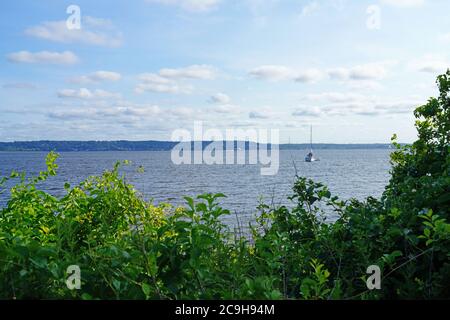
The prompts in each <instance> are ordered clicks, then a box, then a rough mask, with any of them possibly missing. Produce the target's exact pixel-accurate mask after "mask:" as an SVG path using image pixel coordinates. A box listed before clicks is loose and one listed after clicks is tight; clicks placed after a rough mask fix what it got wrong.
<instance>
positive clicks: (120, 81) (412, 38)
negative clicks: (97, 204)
mask: <svg viewBox="0 0 450 320" xmlns="http://www.w3.org/2000/svg"><path fill="white" fill-rule="evenodd" d="M73 5H75V6H76V7H75V10H74V7H73ZM76 8H78V9H79V15H78V11H77V9H76ZM68 9H69V10H68ZM449 12H450V1H448V0H371V1H365V0H130V1H118V0H96V1H84V0H81V1H74V0H71V1H62V0H58V1H56V0H40V1H32V0H28V1H25V0H15V1H4V2H2V5H1V10H0V141H22V140H170V139H171V136H172V133H173V132H174V131H175V130H177V129H187V130H191V131H192V130H193V128H194V122H195V121H202V122H203V125H204V127H206V128H214V129H218V130H223V131H225V130H226V129H233V128H241V129H252V128H254V129H279V130H280V137H281V141H280V142H281V143H287V142H289V141H290V142H291V143H303V142H307V141H308V140H309V127H310V126H311V125H312V126H313V127H314V142H316V143H388V142H389V141H390V138H391V136H392V135H393V134H394V133H396V134H397V135H398V136H399V141H401V142H412V141H414V140H415V138H416V131H415V128H414V117H413V113H412V112H413V110H414V109H415V107H417V106H419V105H422V104H424V103H426V101H427V99H428V98H429V97H430V96H436V95H437V88H436V85H435V80H436V77H437V76H438V75H439V74H442V73H444V72H445V71H446V69H447V68H449V67H450V19H448V14H449ZM78 17H80V20H78ZM78 21H79V24H77V22H78ZM78 27H79V28H78Z"/></svg>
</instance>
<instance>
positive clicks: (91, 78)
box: [69, 71, 122, 84]
mask: <svg viewBox="0 0 450 320" xmlns="http://www.w3.org/2000/svg"><path fill="white" fill-rule="evenodd" d="M121 78H122V76H121V74H120V73H117V72H112V71H96V72H93V73H91V74H88V75H85V76H80V77H75V78H72V79H70V80H69V81H70V82H72V83H79V84H89V83H99V82H103V81H119V80H120V79H121Z"/></svg>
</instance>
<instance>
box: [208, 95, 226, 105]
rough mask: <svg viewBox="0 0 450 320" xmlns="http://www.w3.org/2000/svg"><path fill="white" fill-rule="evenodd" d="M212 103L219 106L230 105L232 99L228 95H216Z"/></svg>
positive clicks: (211, 100) (213, 96)
mask: <svg viewBox="0 0 450 320" xmlns="http://www.w3.org/2000/svg"><path fill="white" fill-rule="evenodd" d="M209 101H210V102H211V103H217V104H228V103H230V101H231V99H230V97H229V96H228V95H226V94H225V93H221V92H219V93H216V94H215V95H212V96H211V97H210V99H209Z"/></svg>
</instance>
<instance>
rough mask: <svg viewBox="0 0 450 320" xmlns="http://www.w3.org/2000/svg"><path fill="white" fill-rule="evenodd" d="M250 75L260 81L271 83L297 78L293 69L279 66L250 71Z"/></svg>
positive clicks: (267, 66) (261, 67)
mask: <svg viewBox="0 0 450 320" xmlns="http://www.w3.org/2000/svg"><path fill="white" fill-rule="evenodd" d="M250 75H251V76H253V77H255V78H258V79H263V80H269V81H281V80H292V79H294V78H295V73H294V72H293V70H292V69H290V68H288V67H285V66H279V65H265V66H260V67H257V68H255V69H253V70H251V71H250Z"/></svg>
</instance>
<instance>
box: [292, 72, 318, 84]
mask: <svg viewBox="0 0 450 320" xmlns="http://www.w3.org/2000/svg"><path fill="white" fill-rule="evenodd" d="M322 78H323V74H322V72H321V71H320V70H317V69H307V70H304V71H299V72H297V74H296V75H295V79H294V80H295V81H296V82H306V83H311V82H317V81H319V80H321V79H322Z"/></svg>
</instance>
